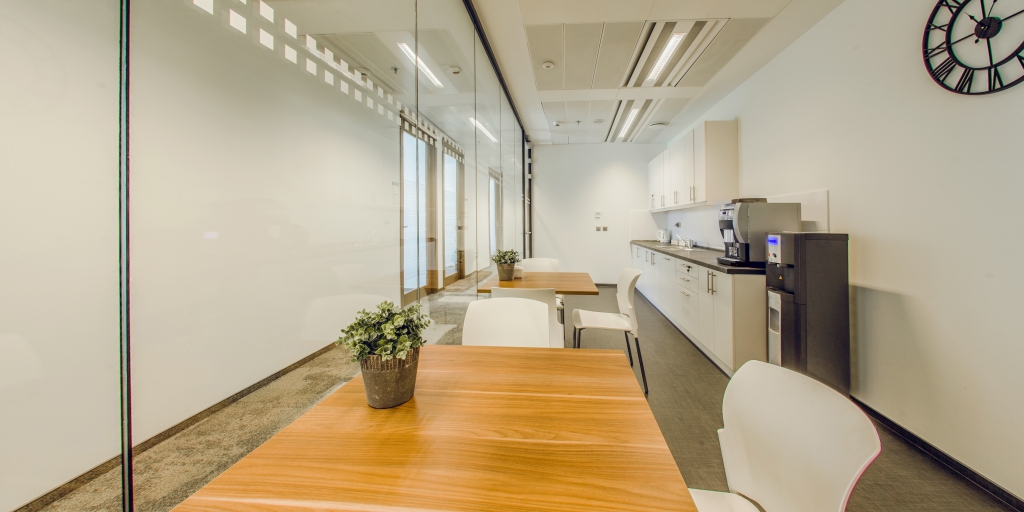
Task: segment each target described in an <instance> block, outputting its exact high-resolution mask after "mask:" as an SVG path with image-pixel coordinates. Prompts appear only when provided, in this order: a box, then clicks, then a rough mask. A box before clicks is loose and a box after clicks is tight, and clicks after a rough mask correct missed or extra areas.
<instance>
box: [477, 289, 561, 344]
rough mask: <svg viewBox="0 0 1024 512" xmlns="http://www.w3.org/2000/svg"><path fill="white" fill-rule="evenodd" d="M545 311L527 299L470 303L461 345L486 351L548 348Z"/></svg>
mask: <svg viewBox="0 0 1024 512" xmlns="http://www.w3.org/2000/svg"><path fill="white" fill-rule="evenodd" d="M549 338H550V335H549V334H548V307H547V306H546V305H544V304H542V303H540V302H537V301H535V300H529V299H517V298H502V299H487V300H478V301H476V302H470V303H469V307H468V308H466V321H465V322H464V323H463V325H462V344H463V345H476V346H490V347H544V348H547V347H550V346H551V342H550V339H549Z"/></svg>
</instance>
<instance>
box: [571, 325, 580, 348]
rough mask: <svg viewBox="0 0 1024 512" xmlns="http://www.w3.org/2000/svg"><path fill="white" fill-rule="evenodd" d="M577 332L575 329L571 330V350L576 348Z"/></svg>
mask: <svg viewBox="0 0 1024 512" xmlns="http://www.w3.org/2000/svg"><path fill="white" fill-rule="evenodd" d="M579 332H580V331H579V330H578V329H576V328H575V327H573V328H572V348H576V337H577V336H579Z"/></svg>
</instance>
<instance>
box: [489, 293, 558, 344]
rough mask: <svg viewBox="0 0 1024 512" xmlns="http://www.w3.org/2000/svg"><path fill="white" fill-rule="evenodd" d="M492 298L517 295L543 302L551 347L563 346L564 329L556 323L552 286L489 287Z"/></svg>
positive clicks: (556, 316)
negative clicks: (546, 312)
mask: <svg viewBox="0 0 1024 512" xmlns="http://www.w3.org/2000/svg"><path fill="white" fill-rule="evenodd" d="M491 297H492V298H495V299H497V298H502V297H517V298H520V299H530V300H535V301H538V302H543V303H544V305H546V306H547V307H548V329H549V330H550V343H551V348H565V330H564V328H563V327H562V324H560V323H558V310H557V309H556V308H555V289H554V288H498V287H494V288H491Z"/></svg>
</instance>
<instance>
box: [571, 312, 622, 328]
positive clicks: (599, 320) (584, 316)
mask: <svg viewBox="0 0 1024 512" xmlns="http://www.w3.org/2000/svg"><path fill="white" fill-rule="evenodd" d="M572 324H573V327H575V328H577V329H605V330H609V331H622V332H630V331H632V330H633V329H632V327H630V325H629V316H627V315H623V314H621V313H602V312H598V311H587V310H584V309H574V310H572Z"/></svg>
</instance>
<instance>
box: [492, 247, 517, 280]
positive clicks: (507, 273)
mask: <svg viewBox="0 0 1024 512" xmlns="http://www.w3.org/2000/svg"><path fill="white" fill-rule="evenodd" d="M491 261H493V262H494V263H496V264H497V265H498V280H499V281H511V280H512V279H513V278H514V277H515V275H516V263H519V262H520V261H522V259H520V258H519V251H517V250H515V249H510V250H507V251H498V252H496V253H494V256H491Z"/></svg>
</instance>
